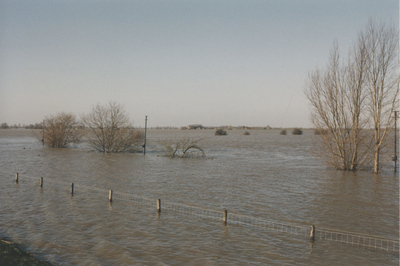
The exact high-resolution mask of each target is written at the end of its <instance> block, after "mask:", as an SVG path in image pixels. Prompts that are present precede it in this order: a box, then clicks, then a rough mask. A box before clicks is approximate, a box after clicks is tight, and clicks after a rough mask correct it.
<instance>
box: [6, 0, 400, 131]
mask: <svg viewBox="0 0 400 266" xmlns="http://www.w3.org/2000/svg"><path fill="white" fill-rule="evenodd" d="M369 18H373V19H376V20H378V21H379V20H384V21H387V22H390V23H393V24H395V25H396V26H397V27H398V25H399V1H398V0H371V1H367V0H363V1H356V0H351V1H348V0H343V1H340V0H331V1H328V0H326V1H324V0H310V1H306V0H298V1H296V0H290V1H289V0H279V1H278V0H273V1H272V0H271V1H267V0H265V1H253V0H242V1H235V0H229V1H228V0H227V1H222V0H221V1H219V0H210V1H207V0H199V1H190V0H180V1H179V0H170V1H167V0H159V1H152V0H143V1H134V0H127V1H111V0H110V1H100V0H97V1H96V0H77V1H73V0H59V1H54V0H45V1H42V0H35V1H27V0H26V1H18V0H17V1H8V0H0V123H2V122H7V123H8V124H14V123H21V124H31V123H36V122H40V121H41V120H42V119H43V118H44V117H45V116H46V115H50V114H56V113H58V112H62V111H65V112H72V113H74V114H76V115H78V116H79V115H81V114H84V113H86V112H88V111H89V110H90V108H91V107H92V106H93V105H95V104H96V103H107V102H108V101H110V100H111V101H116V102H118V103H121V104H123V105H124V106H125V108H126V111H127V112H128V113H129V115H130V118H131V119H132V120H133V121H134V125H135V126H143V125H144V116H145V115H148V116H149V126H183V125H188V124H197V123H198V124H203V125H215V126H217V125H233V126H239V125H242V126H266V125H270V126H273V127H281V126H283V127H289V126H302V127H310V126H311V124H310V121H309V106H308V102H307V100H306V98H305V96H304V93H303V89H304V84H305V82H306V80H307V75H308V72H309V71H310V70H312V69H314V68H316V67H317V66H322V67H323V66H325V64H326V62H327V60H328V57H329V51H330V49H331V47H332V43H333V41H334V40H335V39H337V40H338V42H339V46H340V48H341V49H342V50H343V51H344V52H345V53H346V52H347V50H348V49H349V48H350V45H351V44H352V42H353V41H355V39H356V38H357V32H358V31H359V30H361V29H362V28H363V27H364V25H366V23H367V21H368V19H369ZM345 53H344V54H345Z"/></svg>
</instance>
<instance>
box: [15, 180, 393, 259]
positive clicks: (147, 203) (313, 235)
mask: <svg viewBox="0 0 400 266" xmlns="http://www.w3.org/2000/svg"><path fill="white" fill-rule="evenodd" d="M27 178H29V180H31V181H35V180H36V181H37V182H38V184H39V185H40V187H43V186H44V184H45V183H44V182H46V186H47V183H49V184H50V187H61V188H62V189H66V190H67V189H69V190H70V193H71V195H74V194H75V193H82V194H84V193H85V194H92V195H95V196H99V197H101V198H108V200H109V202H113V201H121V202H129V203H133V204H136V205H140V206H144V207H147V208H151V209H156V210H157V211H158V212H161V211H171V212H178V213H183V214H188V215H191V216H198V217H203V218H207V219H212V220H217V221H222V222H223V224H224V225H225V226H226V225H227V224H228V223H232V224H238V225H242V226H252V227H257V228H262V229H264V230H267V231H274V232H282V233H287V234H291V235H298V236H304V237H309V238H310V241H314V240H316V239H320V240H330V241H336V242H340V243H346V244H351V245H358V246H363V247H367V248H373V249H381V250H386V251H395V252H398V251H399V249H400V247H399V239H394V238H387V237H380V236H373V235H366V234H358V233H352V232H345V231H338V230H333V229H326V228H316V227H315V226H314V225H310V226H303V225H296V224H294V223H283V222H278V221H274V220H266V219H260V218H255V217H251V216H246V215H240V214H235V213H229V214H228V211H227V210H222V211H216V210H212V209H205V208H200V207H195V206H190V205H186V204H181V203H174V202H170V201H161V199H150V198H145V197H142V196H135V195H133V194H129V193H122V192H116V191H112V190H106V189H101V188H96V187H89V186H84V185H78V184H74V183H66V182H61V181H56V180H53V179H46V180H44V179H43V177H40V179H39V178H37V177H35V178H33V177H27ZM19 181H20V179H19V175H18V173H17V174H16V176H15V182H16V183H18V182H19Z"/></svg>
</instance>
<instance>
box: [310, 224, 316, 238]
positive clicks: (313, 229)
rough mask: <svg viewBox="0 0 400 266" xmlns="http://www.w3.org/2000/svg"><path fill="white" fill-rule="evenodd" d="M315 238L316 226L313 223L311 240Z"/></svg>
mask: <svg viewBox="0 0 400 266" xmlns="http://www.w3.org/2000/svg"><path fill="white" fill-rule="evenodd" d="M314 239H315V226H314V225H311V230H310V241H314Z"/></svg>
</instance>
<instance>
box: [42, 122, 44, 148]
mask: <svg viewBox="0 0 400 266" xmlns="http://www.w3.org/2000/svg"><path fill="white" fill-rule="evenodd" d="M42 144H43V146H44V119H43V126H42Z"/></svg>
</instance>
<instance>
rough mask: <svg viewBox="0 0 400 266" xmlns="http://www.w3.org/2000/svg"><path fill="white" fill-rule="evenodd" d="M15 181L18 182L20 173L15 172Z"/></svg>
mask: <svg viewBox="0 0 400 266" xmlns="http://www.w3.org/2000/svg"><path fill="white" fill-rule="evenodd" d="M15 183H17V184H18V173H16V174H15Z"/></svg>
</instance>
